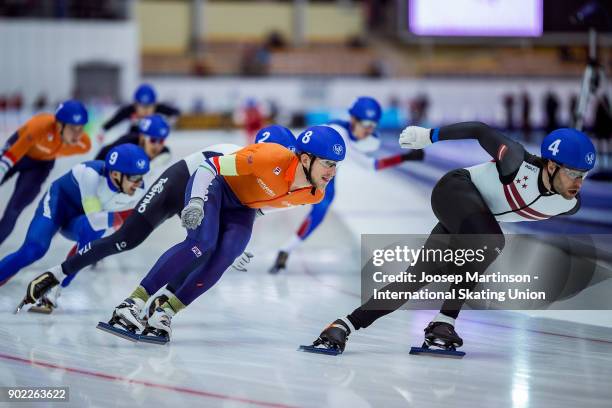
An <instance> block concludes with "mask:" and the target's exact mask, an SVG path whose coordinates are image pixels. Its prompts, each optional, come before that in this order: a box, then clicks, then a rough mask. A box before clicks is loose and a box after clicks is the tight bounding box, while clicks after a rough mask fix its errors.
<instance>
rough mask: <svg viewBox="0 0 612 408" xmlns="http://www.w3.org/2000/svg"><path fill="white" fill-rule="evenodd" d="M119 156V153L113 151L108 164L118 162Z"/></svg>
mask: <svg viewBox="0 0 612 408" xmlns="http://www.w3.org/2000/svg"><path fill="white" fill-rule="evenodd" d="M118 157H119V153H117V152H112V153H111V155H110V157H109V158H108V164H110V165H113V164H115V163H117V158H118Z"/></svg>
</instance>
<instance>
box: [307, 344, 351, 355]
mask: <svg viewBox="0 0 612 408" xmlns="http://www.w3.org/2000/svg"><path fill="white" fill-rule="evenodd" d="M298 351H305V352H306V353H316V354H327V355H328V356H337V355H338V354H342V351H340V350H338V349H335V348H327V347H316V346H303V345H302V346H300V348H298Z"/></svg>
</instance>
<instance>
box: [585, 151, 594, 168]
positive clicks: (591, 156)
mask: <svg viewBox="0 0 612 408" xmlns="http://www.w3.org/2000/svg"><path fill="white" fill-rule="evenodd" d="M584 160H585V161H586V162H587V164H589V165H591V164H593V163H594V162H595V153H593V152H588V153H587V155H586V156H584Z"/></svg>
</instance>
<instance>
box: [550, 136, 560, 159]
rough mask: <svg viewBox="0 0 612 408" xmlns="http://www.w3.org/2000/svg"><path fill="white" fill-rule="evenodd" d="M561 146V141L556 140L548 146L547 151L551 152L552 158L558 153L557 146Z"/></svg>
mask: <svg viewBox="0 0 612 408" xmlns="http://www.w3.org/2000/svg"><path fill="white" fill-rule="evenodd" d="M560 144H561V139H557V140H555V141H554V142H552V143H551V144H550V146H548V150H549V151H551V152H552V155H553V156H556V155H557V153H559V145H560Z"/></svg>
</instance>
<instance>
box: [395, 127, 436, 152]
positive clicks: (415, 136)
mask: <svg viewBox="0 0 612 408" xmlns="http://www.w3.org/2000/svg"><path fill="white" fill-rule="evenodd" d="M429 131H430V129H428V128H423V127H420V126H408V127H407V128H405V129H404V130H402V133H401V134H400V137H399V144H400V146H401V147H402V148H404V149H422V148H424V147H427V146H429V145H430V144H431V138H430V137H429Z"/></svg>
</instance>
